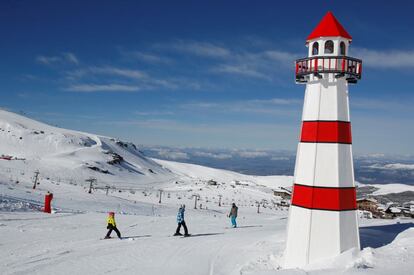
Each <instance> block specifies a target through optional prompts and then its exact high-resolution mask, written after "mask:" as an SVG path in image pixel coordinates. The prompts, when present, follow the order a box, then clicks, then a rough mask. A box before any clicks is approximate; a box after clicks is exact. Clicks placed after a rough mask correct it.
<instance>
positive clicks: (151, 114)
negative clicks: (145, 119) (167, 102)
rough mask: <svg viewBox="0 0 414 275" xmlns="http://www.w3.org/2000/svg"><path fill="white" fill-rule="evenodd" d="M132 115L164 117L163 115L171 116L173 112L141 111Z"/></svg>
mask: <svg viewBox="0 0 414 275" xmlns="http://www.w3.org/2000/svg"><path fill="white" fill-rule="evenodd" d="M134 114H136V115H138V116H164V115H173V114H174V113H173V112H169V111H150V112H142V111H136V112H134Z"/></svg>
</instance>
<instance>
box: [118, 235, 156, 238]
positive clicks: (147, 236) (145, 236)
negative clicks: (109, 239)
mask: <svg viewBox="0 0 414 275" xmlns="http://www.w3.org/2000/svg"><path fill="white" fill-rule="evenodd" d="M149 237H152V235H140V236H124V237H122V238H121V239H137V238H149Z"/></svg>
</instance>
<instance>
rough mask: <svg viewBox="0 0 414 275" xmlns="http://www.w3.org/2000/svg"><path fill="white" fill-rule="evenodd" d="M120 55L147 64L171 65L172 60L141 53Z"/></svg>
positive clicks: (123, 52) (125, 52)
mask: <svg viewBox="0 0 414 275" xmlns="http://www.w3.org/2000/svg"><path fill="white" fill-rule="evenodd" d="M121 54H122V55H123V56H125V57H127V58H133V59H138V60H142V61H145V62H147V63H164V64H169V63H172V59H170V58H168V57H164V56H159V55H155V54H152V53H147V52H141V51H123V50H122V51H121Z"/></svg>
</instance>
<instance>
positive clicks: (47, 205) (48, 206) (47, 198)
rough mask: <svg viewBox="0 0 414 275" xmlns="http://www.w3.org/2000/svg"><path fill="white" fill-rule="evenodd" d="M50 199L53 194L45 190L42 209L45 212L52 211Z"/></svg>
mask: <svg viewBox="0 0 414 275" xmlns="http://www.w3.org/2000/svg"><path fill="white" fill-rule="evenodd" d="M52 199H53V194H52V193H49V192H47V194H46V195H45V207H44V209H43V211H44V212H45V213H52V207H51V204H52Z"/></svg>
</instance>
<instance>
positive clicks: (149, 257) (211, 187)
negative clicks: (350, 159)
mask: <svg viewBox="0 0 414 275" xmlns="http://www.w3.org/2000/svg"><path fill="white" fill-rule="evenodd" d="M0 155H7V156H11V157H12V160H0V248H1V249H0V258H1V259H2V260H1V261H0V270H1V274H73V273H78V274H104V273H110V274H143V275H148V274H151V275H152V274H153V275H164V274H171V275H182V274H191V275H198V274H201V275H203V274H208V275H210V274H217V275H221V274H223V275H224V274H225V275H233V274H243V275H244V274H339V273H341V274H342V273H343V274H361V273H362V274H391V273H395V274H410V272H412V270H413V269H414V265H413V263H412V260H411V259H412V258H413V256H414V225H413V223H412V220H411V219H409V220H388V221H384V220H360V225H361V240H362V244H363V247H364V249H363V250H362V251H361V252H359V251H347V252H345V253H344V254H343V255H340V256H339V257H336V258H332V259H328V260H326V261H323V262H320V263H317V264H314V265H311V266H307V267H305V268H304V269H297V270H285V269H283V250H284V247H285V229H286V222H287V213H288V209H287V208H286V207H281V206H279V204H278V203H279V202H280V200H281V198H278V197H275V196H274V195H273V191H272V190H273V189H275V188H281V187H289V186H291V185H292V181H293V177H289V176H267V177H261V176H260V177H259V176H250V175H243V174H239V173H235V172H230V171H225V170H220V169H213V168H207V167H203V166H198V165H192V164H183V163H177V162H169V161H162V160H155V159H148V158H146V157H145V156H144V155H142V154H141V152H139V150H138V149H137V148H136V147H135V146H134V145H133V144H131V143H128V142H122V141H119V140H116V139H114V138H110V137H102V136H97V135H93V134H88V133H81V132H76V131H71V130H66V129H60V128H56V127H52V126H48V125H45V124H42V123H40V122H37V121H34V120H31V119H28V118H25V117H23V116H20V115H17V114H13V113H10V112H6V111H0ZM114 156H116V159H118V161H116V162H112V161H113V160H114ZM119 157H121V158H119ZM91 167H92V168H93V167H94V169H91ZM95 168H99V169H95ZM35 171H39V175H40V176H39V179H40V184H39V185H36V189H33V188H32V186H33V175H34V172H35ZM104 171H107V172H104ZM90 177H94V178H96V179H97V182H96V184H95V186H93V189H92V193H89V192H88V191H89V185H88V184H87V183H86V182H85V180H86V179H88V178H90ZM399 188H401V186H399ZM391 189H392V187H391ZM47 191H50V192H52V193H53V194H54V200H53V202H52V207H53V209H54V211H53V213H52V214H45V213H42V212H40V210H41V208H42V203H43V199H44V195H45V194H46V192H47ZM391 191H392V190H391ZM160 193H161V203H160ZM196 198H197V204H196V205H195V202H196V201H195V199H196ZM233 202H234V203H236V204H237V205H238V206H239V217H238V224H239V228H236V229H231V228H229V226H230V221H229V218H228V217H227V214H228V212H229V210H230V205H231V203H233ZM181 204H185V205H186V206H187V211H186V223H187V225H188V227H189V231H190V233H191V234H192V237H189V238H182V237H173V236H172V235H173V233H174V231H175V228H176V212H177V209H178V207H179V205H181ZM219 204H221V206H219ZM258 204H259V205H260V208H259V209H258V207H257V205H258ZM194 206H196V208H197V209H194ZM258 210H259V212H260V213H257V211H258ZM108 211H115V212H116V221H117V225H118V228H119V229H120V231H121V233H122V234H123V236H124V237H128V238H126V239H123V240H118V239H110V240H101V239H102V237H103V236H104V235H105V234H106V215H107V214H106V213H107V212H108ZM113 234H114V233H113Z"/></svg>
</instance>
